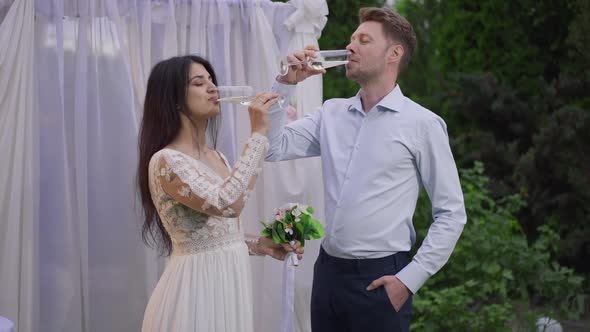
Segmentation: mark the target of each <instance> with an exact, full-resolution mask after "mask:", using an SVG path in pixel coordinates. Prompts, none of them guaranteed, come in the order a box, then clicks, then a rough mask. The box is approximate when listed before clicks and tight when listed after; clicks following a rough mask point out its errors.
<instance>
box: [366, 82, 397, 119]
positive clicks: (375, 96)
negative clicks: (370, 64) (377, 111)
mask: <svg viewBox="0 0 590 332" xmlns="http://www.w3.org/2000/svg"><path fill="white" fill-rule="evenodd" d="M395 85H396V79H395V78H393V79H391V77H390V78H388V79H385V78H384V77H383V78H382V79H378V80H375V81H371V82H367V83H365V84H362V85H361V93H360V95H361V102H362V105H363V110H364V112H365V113H368V112H369V111H370V110H372V109H373V107H375V105H377V104H378V103H379V102H380V101H381V99H383V97H385V96H387V95H388V94H389V93H390V92H391V91H393V89H395Z"/></svg>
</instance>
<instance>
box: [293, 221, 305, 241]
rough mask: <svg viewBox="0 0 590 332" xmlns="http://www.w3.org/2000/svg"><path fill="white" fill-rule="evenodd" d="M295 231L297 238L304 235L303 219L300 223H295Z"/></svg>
mask: <svg viewBox="0 0 590 332" xmlns="http://www.w3.org/2000/svg"><path fill="white" fill-rule="evenodd" d="M295 229H296V230H297V232H298V233H299V237H301V236H302V235H303V233H305V224H304V223H303V219H302V220H301V221H300V222H296V223H295Z"/></svg>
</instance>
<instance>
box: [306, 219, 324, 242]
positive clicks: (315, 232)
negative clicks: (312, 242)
mask: <svg viewBox="0 0 590 332" xmlns="http://www.w3.org/2000/svg"><path fill="white" fill-rule="evenodd" d="M310 224H311V227H310V232H309V234H310V236H311V238H312V239H320V238H322V237H324V235H325V234H326V230H325V229H324V226H323V225H322V224H321V223H320V222H319V221H317V220H316V219H311V222H310Z"/></svg>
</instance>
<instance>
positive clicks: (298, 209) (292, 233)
mask: <svg viewBox="0 0 590 332" xmlns="http://www.w3.org/2000/svg"><path fill="white" fill-rule="evenodd" d="M262 225H263V226H264V229H263V230H262V235H264V236H265V237H268V238H271V239H273V241H274V242H275V243H276V244H280V243H291V242H294V241H299V242H301V246H302V247H303V246H305V240H311V239H321V238H322V237H324V233H325V230H324V226H322V224H321V223H320V222H319V221H318V220H317V219H314V217H313V208H312V207H310V206H306V205H303V204H299V203H287V204H285V205H283V206H281V207H280V208H278V209H276V210H275V214H274V221H273V222H271V223H268V224H267V223H265V222H262Z"/></svg>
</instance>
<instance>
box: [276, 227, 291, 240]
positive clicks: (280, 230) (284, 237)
mask: <svg viewBox="0 0 590 332" xmlns="http://www.w3.org/2000/svg"><path fill="white" fill-rule="evenodd" d="M283 227H284V226H283V224H281V223H278V225H277V233H278V234H279V237H280V238H281V242H283V243H285V242H289V241H288V240H287V233H285V229H284V228H283Z"/></svg>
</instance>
